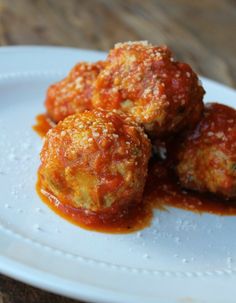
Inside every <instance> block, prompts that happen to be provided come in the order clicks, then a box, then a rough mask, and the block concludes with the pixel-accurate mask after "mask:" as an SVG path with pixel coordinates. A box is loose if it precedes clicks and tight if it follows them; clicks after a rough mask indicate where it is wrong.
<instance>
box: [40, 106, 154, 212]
mask: <svg viewBox="0 0 236 303" xmlns="http://www.w3.org/2000/svg"><path fill="white" fill-rule="evenodd" d="M150 150H151V144H150V142H149V139H148V138H147V135H146V134H145V133H144V131H143V129H142V128H141V127H140V126H139V125H138V124H137V123H136V122H135V121H133V119H132V118H130V117H128V116H127V115H125V114H124V113H119V112H117V111H111V112H108V111H103V110H101V111H96V110H95V111H85V112H83V113H77V114H75V115H71V116H69V117H67V118H66V119H65V120H63V121H61V122H60V123H58V124H57V126H55V128H53V129H51V130H50V131H49V132H48V134H47V136H46V138H45V143H44V146H43V149H42V151H41V166H40V168H39V180H40V183H41V192H42V193H44V194H45V195H52V196H54V197H56V198H57V199H58V200H59V201H60V202H61V203H64V204H66V205H69V206H73V207H75V208H82V209H85V210H87V211H92V212H103V211H105V210H106V211H109V209H111V207H113V206H114V207H115V208H116V209H119V207H120V208H122V207H124V206H126V205H127V206H128V205H130V203H139V202H140V201H141V199H142V194H143V189H144V184H145V180H146V176H147V164H148V160H149V157H150V153H151V152H150Z"/></svg>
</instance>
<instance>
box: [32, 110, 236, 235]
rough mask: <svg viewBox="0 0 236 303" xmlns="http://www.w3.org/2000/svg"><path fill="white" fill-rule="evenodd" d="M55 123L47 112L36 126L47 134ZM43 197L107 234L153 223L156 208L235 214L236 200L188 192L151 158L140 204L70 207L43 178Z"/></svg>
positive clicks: (62, 212)
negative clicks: (108, 207) (48, 188)
mask: <svg viewBox="0 0 236 303" xmlns="http://www.w3.org/2000/svg"><path fill="white" fill-rule="evenodd" d="M53 126H54V123H53V122H51V121H50V119H49V118H48V117H47V116H46V115H44V114H43V115H39V116H37V117H36V125H35V126H33V129H34V130H35V131H36V132H37V133H38V134H39V135H40V136H41V137H43V136H45V135H46V133H47V132H48V130H49V129H50V128H52V127H53ZM36 189H37V192H38V194H39V196H40V198H41V199H42V200H43V201H44V202H45V203H46V204H47V205H48V206H49V207H50V208H51V209H52V210H53V211H54V212H55V213H57V214H58V215H60V216H61V217H63V218H65V219H66V220H68V221H70V222H71V223H74V224H76V225H78V226H80V227H83V228H85V229H88V230H95V231H102V232H108V233H130V232H133V231H136V230H140V229H143V228H145V227H147V226H149V225H150V223H151V221H152V217H153V210H154V209H159V210H166V209H167V207H177V208H181V209H185V210H188V211H192V212H195V213H203V212H207V213H211V214H216V215H222V216H223V215H224V216H226V215H227V216H232V215H236V199H235V200H224V199H223V198H219V197H215V196H214V195H210V194H200V193H196V192H193V191H187V190H184V189H182V188H181V187H180V185H179V184H178V180H177V178H176V177H175V174H174V173H173V171H172V169H171V168H169V167H168V165H166V163H165V162H164V161H159V160H155V159H152V160H151V161H150V164H149V169H148V178H147V182H146V187H145V190H144V196H143V201H142V203H140V205H139V206H138V207H137V205H135V207H132V206H130V207H129V208H125V209H122V210H119V216H117V213H116V211H115V209H113V211H112V212H109V213H94V212H89V211H86V210H83V209H78V208H74V207H71V206H67V205H65V204H64V203H63V201H60V200H58V199H56V198H55V197H54V196H52V195H50V194H49V193H45V192H42V189H41V185H40V180H38V182H37V186H36Z"/></svg>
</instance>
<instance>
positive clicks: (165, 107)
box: [92, 41, 204, 137]
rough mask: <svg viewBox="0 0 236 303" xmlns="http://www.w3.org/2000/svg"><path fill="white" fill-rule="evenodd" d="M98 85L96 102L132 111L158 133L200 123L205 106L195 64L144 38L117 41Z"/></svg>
mask: <svg viewBox="0 0 236 303" xmlns="http://www.w3.org/2000/svg"><path fill="white" fill-rule="evenodd" d="M94 85H95V88H94V94H93V97H92V104H93V106H94V107H96V108H97V107H100V108H104V109H120V110H122V111H124V112H127V113H129V114H130V115H132V116H133V117H134V118H135V120H136V121H137V122H138V123H140V124H142V125H144V127H145V129H146V131H147V133H148V134H149V135H151V136H154V137H160V136H166V135H169V134H170V133H173V132H177V131H179V130H180V129H183V128H185V127H186V126H187V127H191V125H195V124H196V123H197V122H198V120H199V119H200V116H201V113H202V110H203V102H202V99H203V95H204V89H203V88H202V86H201V85H200V83H199V80H198V78H197V75H196V74H195V73H194V72H193V70H192V69H191V67H190V66H189V65H188V64H186V63H180V62H176V61H174V59H173V58H172V55H171V52H170V50H169V49H168V48H167V47H161V46H153V45H151V44H149V43H147V42H145V41H144V42H143V41H141V42H127V43H118V44H116V45H115V48H114V49H112V50H111V51H110V53H109V55H108V58H107V63H106V66H105V68H104V69H103V70H102V71H101V72H100V74H99V76H98V77H97V79H96V81H95V83H94Z"/></svg>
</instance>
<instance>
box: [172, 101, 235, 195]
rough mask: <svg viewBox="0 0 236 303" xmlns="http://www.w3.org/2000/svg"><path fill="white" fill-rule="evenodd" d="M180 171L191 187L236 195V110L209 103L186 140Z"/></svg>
mask: <svg viewBox="0 0 236 303" xmlns="http://www.w3.org/2000/svg"><path fill="white" fill-rule="evenodd" d="M178 161H179V162H178V165H177V174H178V176H179V180H180V183H181V185H182V186H183V187H185V188H187V189H192V190H197V191H200V192H211V193H214V194H218V195H219V196H224V197H225V198H233V197H234V198H235V197H236V111H235V110H234V109H233V108H230V107H228V106H225V105H222V104H217V103H208V104H207V105H206V106H205V110H204V116H203V118H202V120H201V121H200V122H199V124H198V125H197V127H196V128H195V130H194V131H193V132H191V133H190V134H189V135H188V136H187V138H186V139H185V140H184V142H183V143H182V146H181V147H180V151H179V154H178Z"/></svg>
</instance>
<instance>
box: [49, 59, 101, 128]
mask: <svg viewBox="0 0 236 303" xmlns="http://www.w3.org/2000/svg"><path fill="white" fill-rule="evenodd" d="M103 65H104V63H103V62H102V61H99V62H96V63H87V62H81V63H79V64H77V65H76V66H74V68H73V69H72V70H71V71H70V73H69V75H68V76H67V77H66V78H65V79H63V80H61V81H59V82H57V83H55V84H53V85H51V86H50V87H49V88H48V91H47V96H46V100H45V107H46V110H47V114H48V116H49V117H50V118H51V119H52V120H53V121H54V122H56V123H57V122H59V121H61V120H63V119H64V118H66V117H67V116H69V115H72V114H74V113H76V112H83V111H85V110H89V109H91V96H92V92H93V83H94V81H95V79H96V78H97V76H98V74H99V72H100V71H101V69H102V68H103Z"/></svg>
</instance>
